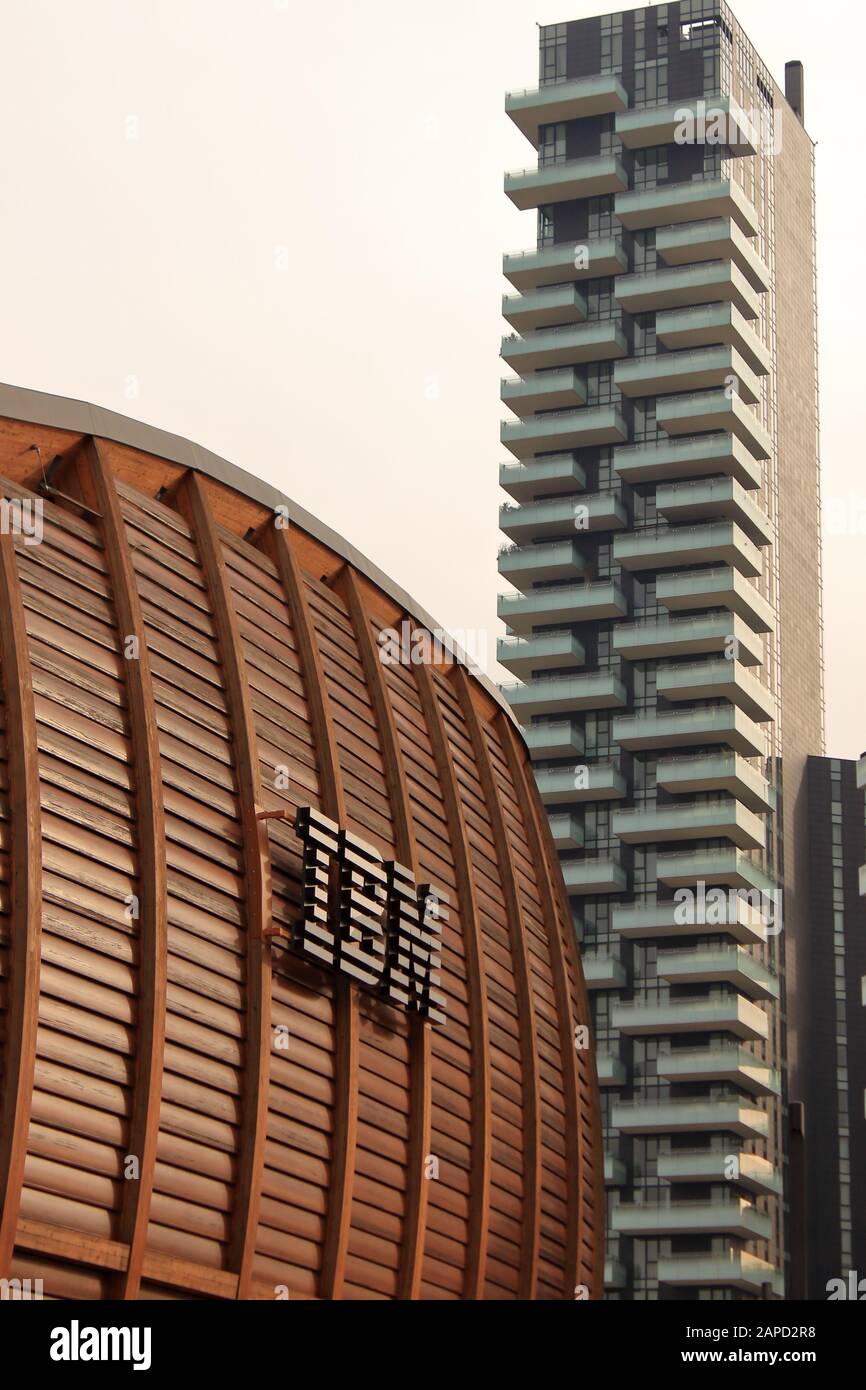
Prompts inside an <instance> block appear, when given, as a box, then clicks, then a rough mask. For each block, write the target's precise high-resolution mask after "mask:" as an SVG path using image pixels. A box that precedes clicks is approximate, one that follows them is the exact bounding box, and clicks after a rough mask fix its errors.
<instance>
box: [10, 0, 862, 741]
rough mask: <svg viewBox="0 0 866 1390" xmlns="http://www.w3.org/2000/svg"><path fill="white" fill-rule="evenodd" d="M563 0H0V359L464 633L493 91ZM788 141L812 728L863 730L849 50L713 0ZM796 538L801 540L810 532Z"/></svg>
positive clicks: (837, 2)
mask: <svg viewBox="0 0 866 1390" xmlns="http://www.w3.org/2000/svg"><path fill="white" fill-rule="evenodd" d="M607 8H612V7H608V6H605V5H604V3H603V0H602V3H601V4H596V3H592V0H590V2H589V3H588V2H587V0H571V3H563V4H562V5H561V6H558V5H557V6H555V7H554V8H552V9H551V8H536V5H535V4H534V3H527V0H438V3H437V4H435V5H425V4H421V3H418V2H417V0H416V2H415V3H407V2H406V0H365V3H361V2H360V0H329V3H327V4H324V5H323V4H312V3H304V4H301V3H297V0H0V53H2V55H3V65H2V74H3V80H2V83H0V381H4V382H9V383H12V384H15V385H20V386H28V387H33V388H37V389H40V390H44V391H53V392H57V393H58V394H60V395H65V396H75V397H80V398H83V399H85V400H89V401H94V402H97V403H98V404H100V405H103V406H107V407H109V408H111V409H114V410H119V411H123V412H124V413H126V414H129V415H133V416H135V417H137V418H138V419H141V420H145V421H148V422H150V423H152V424H155V425H159V426H161V427H162V428H164V429H168V430H172V431H175V432H177V433H180V434H184V435H187V436H189V437H190V438H193V439H195V440H197V441H198V442H199V443H201V444H204V445H206V446H207V447H208V448H211V449H214V450H215V451H216V452H218V453H220V454H223V455H224V456H225V457H227V458H229V459H231V460H232V461H233V462H235V463H238V464H239V465H240V466H241V467H243V468H246V469H248V470H249V471H250V472H253V473H256V474H258V475H259V476H261V477H263V478H266V479H268V480H269V481H270V482H272V483H274V484H276V485H277V486H279V487H280V488H282V489H283V490H284V491H285V492H286V493H287V494H288V495H289V496H290V497H292V498H294V499H296V500H297V501H298V502H300V503H301V504H302V505H303V506H305V507H307V508H309V509H310V510H311V511H313V512H315V513H316V514H318V515H319V516H321V518H322V519H323V520H324V521H325V522H327V523H328V524H329V525H331V526H333V527H334V528H335V529H336V530H337V531H340V532H342V533H343V534H344V535H345V536H346V537H347V538H348V539H349V540H351V541H352V542H353V543H354V544H356V545H357V546H358V547H359V548H360V549H361V550H362V551H365V552H366V553H367V554H368V555H369V556H370V558H371V559H373V560H374V561H375V562H376V563H377V564H379V565H380V566H381V567H382V568H383V569H384V570H386V571H387V572H388V573H389V574H390V575H392V576H393V578H394V579H395V580H396V581H397V582H399V583H400V584H402V585H403V586H404V587H405V588H406V589H408V590H409V592H410V593H412V594H413V595H414V596H415V598H416V599H417V600H418V601H419V603H421V604H423V605H424V606H425V607H426V608H427V609H428V610H429V611H430V612H432V613H433V614H435V615H436V617H437V618H438V619H439V620H440V621H441V622H442V623H443V625H444V626H446V627H448V628H450V629H451V630H452V631H456V632H458V633H459V632H460V631H464V630H468V631H469V632H470V633H471V632H475V631H480V632H482V633H486V634H487V650H488V653H489V665H490V666H491V667H492V665H493V651H494V648H495V636H496V632H497V622H496V619H495V594H496V591H497V589H498V588H500V587H506V586H504V585H500V584H499V583H498V581H497V577H496V573H495V557H496V551H497V547H498V544H499V542H500V539H501V538H500V536H499V534H498V531H497V507H498V505H499V502H500V501H501V500H504V499H503V498H502V495H501V494H500V493H499V490H498V485H497V464H498V462H499V460H500V457H501V456H502V455H501V450H500V447H499V442H498V429H499V420H500V418H501V416H502V415H503V414H505V413H506V412H504V410H503V408H502V406H501V405H500V403H499V399H498V397H499V379H500V376H501V375H502V370H501V364H500V362H499V361H498V345H499V337H500V333H501V330H502V321H501V319H500V316H499V297H500V294H501V292H502V289H503V288H504V285H503V282H502V280H501V273H500V271H501V262H500V257H501V254H502V251H503V250H520V249H522V248H524V247H528V246H530V245H531V244H532V243H533V240H534V223H533V215H532V214H531V213H518V212H517V211H515V210H514V209H513V208H512V207H511V205H510V204H509V203H508V201H507V200H506V199H505V198H504V196H503V194H502V173H503V170H504V169H506V168H514V167H523V166H524V165H527V164H529V163H530V162H531V153H532V152H531V149H530V146H529V145H528V143H527V142H526V141H524V140H523V138H522V137H521V136H520V134H519V133H518V132H517V131H516V129H515V128H514V127H513V126H512V125H511V122H510V121H508V120H507V119H506V118H505V116H504V115H503V112H502V98H503V92H504V91H505V89H507V88H512V87H523V86H530V85H534V84H535V82H536V79H537V33H536V21H538V22H540V23H545V24H547V23H553V22H557V21H562V20H568V19H578V18H583V17H585V16H587V15H591V14H595V13H601V12H604V10H605V9H607ZM733 8H734V10H735V12H736V14H737V15H738V17H739V18H740V20H741V22H742V23H743V25H744V26H745V28H746V30H747V31H748V33H749V34H750V36H751V38H752V40H753V41H754V42H755V44H756V45H757V47H758V48H759V50H760V51H761V52H762V54H763V56H764V58H765V60H766V61H767V62H768V63H769V65H770V67H771V68H772V70H773V72H774V74H775V76H776V78H777V80H779V81H783V80H784V64H785V61H786V60H789V59H793V58H799V59H801V60H802V61H803V62H804V63H805V67H806V117H807V125H808V128H809V131H810V133H811V135H812V137H813V139H815V140H816V141H817V142H818V172H819V183H818V213H819V224H818V225H819V271H820V283H819V293H820V311H821V349H822V415H823V421H822V422H823V488H824V500H825V505H826V509H827V510H826V527H825V530H826V533H827V534H826V537H825V629H826V663H827V742H828V750H827V751H828V752H830V753H832V754H835V755H837V756H842V757H856V756H857V755H858V754H859V753H860V752H861V751H862V750H863V749H864V748H866V655H864V648H866V641H864V628H866V623H864V607H866V477H864V447H863V440H864V401H866V378H864V372H866V354H864V349H863V343H864V335H863V315H864V308H866V303H864V279H863V269H862V251H861V247H862V244H863V228H864V225H866V220H864V179H863V175H862V168H863V159H862V149H863V129H862V114H861V113H862V98H863V91H862V83H863V78H862V53H863V48H864V40H866V21H864V18H863V7H862V6H860V5H859V4H855V3H848V2H847V0H846V2H845V3H842V0H825V3H823V4H822V5H820V6H818V5H816V4H815V3H814V0H810V3H805V2H803V3H801V0H737V3H734V5H733ZM802 540H803V545H804V546H808V545H810V544H812V543H813V538H812V537H811V536H804V537H803V538H802Z"/></svg>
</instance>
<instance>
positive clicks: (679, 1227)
mask: <svg viewBox="0 0 866 1390" xmlns="http://www.w3.org/2000/svg"><path fill="white" fill-rule="evenodd" d="M610 1225H611V1230H612V1231H616V1232H617V1233H618V1234H619V1235H624V1236H654V1237H659V1236H675V1235H692V1236H699V1235H706V1236H708V1235H717V1234H720V1233H724V1234H726V1235H732V1236H737V1237H738V1238H739V1239H740V1240H769V1238H770V1233H771V1227H770V1218H769V1216H764V1215H762V1214H761V1213H760V1212H759V1211H757V1210H756V1209H755V1207H754V1206H753V1205H752V1203H751V1202H748V1201H746V1199H745V1198H744V1197H719V1198H717V1199H716V1200H715V1201H712V1202H658V1203H656V1202H646V1203H641V1204H640V1205H634V1204H630V1203H629V1204H626V1203H622V1204H621V1205H617V1206H614V1207H613V1208H612V1210H611V1214H610Z"/></svg>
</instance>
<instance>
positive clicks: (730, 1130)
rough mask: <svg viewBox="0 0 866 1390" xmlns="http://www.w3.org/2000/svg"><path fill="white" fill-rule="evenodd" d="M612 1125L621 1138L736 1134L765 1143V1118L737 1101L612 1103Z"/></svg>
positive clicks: (766, 1128)
mask: <svg viewBox="0 0 866 1390" xmlns="http://www.w3.org/2000/svg"><path fill="white" fill-rule="evenodd" d="M611 1125H612V1126H613V1128H614V1129H618V1130H619V1131H620V1132H621V1133H623V1134H681V1133H688V1131H689V1130H695V1131H700V1132H701V1133H713V1132H718V1133H720V1134H738V1135H739V1136H740V1137H741V1138H743V1139H753V1140H754V1139H766V1137H767V1133H768V1121H767V1116H766V1114H765V1113H764V1111H763V1110H758V1109H756V1107H755V1106H754V1104H751V1105H750V1104H749V1103H748V1102H744V1101H739V1100H711V1099H707V1100H663V1101H651V1100H645V1101H632V1102H626V1101H615V1102H614V1104H613V1107H612V1113H611Z"/></svg>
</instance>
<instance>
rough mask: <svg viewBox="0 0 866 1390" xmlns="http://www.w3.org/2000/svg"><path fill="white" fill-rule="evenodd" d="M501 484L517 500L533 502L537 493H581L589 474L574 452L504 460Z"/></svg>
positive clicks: (501, 468) (500, 477)
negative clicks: (521, 461)
mask: <svg viewBox="0 0 866 1390" xmlns="http://www.w3.org/2000/svg"><path fill="white" fill-rule="evenodd" d="M499 486H500V487H501V488H502V489H503V490H504V491H505V492H507V493H508V494H509V496H510V497H513V498H514V500H515V501H516V502H525V501H530V500H531V499H532V498H533V497H534V496H535V494H536V493H538V492H547V493H552V492H582V491H583V489H584V488H585V487H586V473H585V472H584V469H583V466H582V465H581V464H579V463H578V462H577V459H576V458H575V457H574V455H573V454H555V455H553V456H551V457H549V458H547V457H545V458H538V459H528V460H527V462H526V463H501V464H500V465H499Z"/></svg>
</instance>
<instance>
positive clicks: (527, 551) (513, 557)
mask: <svg viewBox="0 0 866 1390" xmlns="http://www.w3.org/2000/svg"><path fill="white" fill-rule="evenodd" d="M585 568H586V556H585V555H584V553H583V551H582V550H581V548H580V546H579V545H578V544H577V541H552V542H550V544H548V545H516V546H513V547H512V548H511V549H509V550H503V551H501V552H500V555H499V573H500V574H501V575H502V577H503V579H507V580H508V581H509V583H511V584H513V585H514V587H515V588H516V589H521V590H522V591H523V592H524V593H526V589H527V587H528V586H531V585H532V584H541V583H545V582H548V581H556V580H565V579H576V578H577V576H578V575H580V574H583V571H584V569H585Z"/></svg>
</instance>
